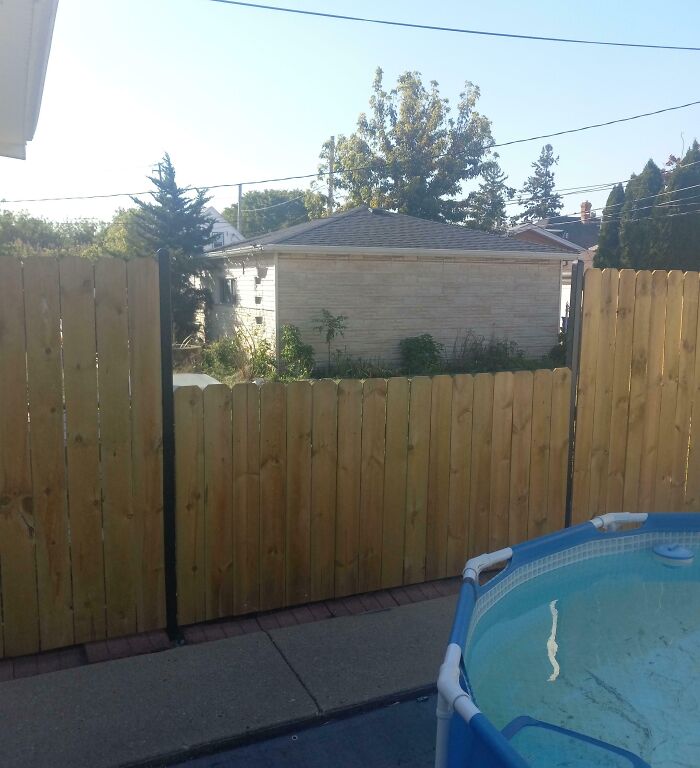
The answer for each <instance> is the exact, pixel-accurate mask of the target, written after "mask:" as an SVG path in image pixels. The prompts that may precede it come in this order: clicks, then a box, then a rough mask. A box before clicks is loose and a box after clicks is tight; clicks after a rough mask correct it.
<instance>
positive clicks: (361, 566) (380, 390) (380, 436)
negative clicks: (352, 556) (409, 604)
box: [358, 379, 387, 592]
mask: <svg viewBox="0 0 700 768" xmlns="http://www.w3.org/2000/svg"><path fill="white" fill-rule="evenodd" d="M386 394H387V383H386V380H385V379H367V380H366V381H365V382H364V384H363V387H362V459H361V468H360V525H359V537H358V538H359V551H358V584H359V588H360V591H361V592H369V591H372V590H375V589H379V588H380V587H381V584H382V513H383V511H384V452H385V446H386Z"/></svg>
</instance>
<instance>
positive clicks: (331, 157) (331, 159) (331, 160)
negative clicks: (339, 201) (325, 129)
mask: <svg viewBox="0 0 700 768" xmlns="http://www.w3.org/2000/svg"><path fill="white" fill-rule="evenodd" d="M334 171H335V136H331V141H330V147H329V149H328V215H329V216H330V215H331V214H332V213H333V172H334Z"/></svg>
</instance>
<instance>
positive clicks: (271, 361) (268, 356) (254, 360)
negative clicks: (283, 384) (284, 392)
mask: <svg viewBox="0 0 700 768" xmlns="http://www.w3.org/2000/svg"><path fill="white" fill-rule="evenodd" d="M246 373H247V376H246V378H248V379H274V378H277V359H276V358H275V351H274V349H273V348H272V344H271V343H270V341H269V339H267V338H266V337H265V336H262V335H259V334H254V335H253V336H251V338H250V346H249V350H248V369H247V371H246Z"/></svg>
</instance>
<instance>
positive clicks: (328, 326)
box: [313, 308, 348, 375]
mask: <svg viewBox="0 0 700 768" xmlns="http://www.w3.org/2000/svg"><path fill="white" fill-rule="evenodd" d="M347 319H348V318H347V317H346V316H345V315H334V314H332V313H331V312H329V311H328V310H327V309H325V308H324V309H322V310H321V311H320V313H319V314H318V315H316V317H314V319H313V321H314V323H317V325H315V326H314V330H315V331H318V332H319V333H320V334H321V338H322V339H323V340H324V341H325V342H326V346H327V347H328V368H327V372H328V375H330V372H331V370H332V368H331V354H332V353H331V346H332V344H333V342H334V341H335V340H336V338H337V337H338V336H344V335H345V328H346V324H345V321H346V320H347Z"/></svg>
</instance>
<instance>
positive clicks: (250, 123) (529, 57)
mask: <svg viewBox="0 0 700 768" xmlns="http://www.w3.org/2000/svg"><path fill="white" fill-rule="evenodd" d="M280 4H288V5H290V6H293V7H297V8H308V9H315V10H326V11H332V12H336V13H349V14H353V15H368V16H379V17H384V18H393V19H399V20H405V21H413V22H419V23H429V24H443V25H449V26H466V27H471V28H477V29H485V30H500V31H509V32H519V33H527V34H540V35H555V36H567V37H568V36H571V37H590V38H607V39H615V40H629V41H636V42H655V43H669V44H679V45H683V44H685V45H697V44H698V35H697V30H698V29H700V3H698V2H696V1H695V0H667V2H664V3H663V4H659V3H658V0H654V2H647V1H646V0H638V1H637V2H635V3H631V2H620V1H619V0H618V2H615V1H614V0H613V1H612V2H611V1H610V0H607V2H598V1H597V0H593V1H590V0H589V1H588V2H567V3H564V2H561V0H559V2H553V1H550V0H533V1H532V2H523V1H522V0H490V2H483V0H480V2H468V1H467V0H462V1H461V2H459V1H458V0H438V2H433V3H425V2H418V1H417V0H401V1H399V0H384V1H383V2H378V1H377V0H374V2H372V1H371V0H353V1H352V2H351V0H336V1H334V2H329V1H328V0H326V2H323V0H280ZM378 65H379V66H381V67H382V68H383V69H384V70H385V73H386V74H385V76H386V80H385V82H386V83H387V84H388V85H391V84H393V82H394V81H395V79H396V76H397V75H398V74H399V73H401V72H402V71H404V70H407V69H415V70H418V71H420V72H421V73H422V74H423V77H424V80H425V81H426V82H427V81H429V80H431V79H435V80H437V81H438V82H439V83H440V89H441V92H442V95H443V96H447V97H449V98H450V100H451V101H452V102H453V103H454V102H456V100H457V97H458V93H459V91H460V89H461V88H462V86H463V83H464V81H465V80H471V81H473V82H474V83H476V84H477V85H478V86H479V87H480V88H481V94H482V95H481V100H480V103H479V109H480V111H481V112H482V113H483V114H485V115H486V116H488V117H489V118H490V119H491V120H492V123H493V134H494V137H495V139H496V141H507V140H509V139H513V138H519V137H524V136H530V135H533V134H539V133H546V132H550V131H556V130H561V129H566V128H573V127H576V126H579V125H585V124H587V123H591V122H599V121H603V120H609V119H614V118H617V117H623V116H626V115H631V114H636V113H638V112H646V111H649V110H652V109H656V108H661V107H666V106H671V105H675V104H680V103H683V102H687V101H692V100H695V99H697V98H700V95H699V94H700V91H699V90H698V88H697V85H696V84H697V82H698V77H697V76H698V72H699V71H700V53H691V52H673V51H651V50H646V51H645V50H633V49H620V48H594V47H588V46H573V45H562V44H554V43H533V42H525V41H515V40H501V39H494V38H480V37H472V36H465V35H455V34H447V33H438V32H427V31H413V30H407V29H392V28H389V27H376V26H368V25H362V24H357V23H350V22H340V21H331V20H323V19H313V18H307V17H297V16H292V15H287V14H278V13H272V12H268V11H255V10H249V9H244V8H237V7H233V6H226V5H220V4H217V3H213V2H210V1H209V0H60V2H59V8H58V16H57V20H56V28H55V32H54V38H53V48H52V53H51V58H50V61H49V69H48V75H47V80H46V87H45V91H44V100H43V107H42V112H41V116H40V118H39V126H38V129H37V132H36V135H35V139H34V141H33V142H31V143H30V144H29V145H28V148H27V157H28V159H27V160H26V161H20V160H11V159H6V158H0V198H7V199H13V198H24V197H45V196H59V195H78V194H100V193H107V192H122V191H124V192H129V191H135V190H142V189H147V188H148V186H149V185H148V183H147V182H146V180H145V175H146V173H148V171H149V168H150V167H151V166H152V165H153V164H154V163H155V162H156V161H157V160H158V158H159V157H160V156H161V155H162V153H163V152H164V151H166V150H167V151H168V152H170V154H171V156H172V158H173V161H174V163H175V167H176V169H177V172H178V181H179V182H180V183H181V184H193V185H209V184H220V183H226V182H238V181H246V180H252V179H265V178H269V177H278V176H286V175H293V174H302V173H310V172H313V171H315V169H316V167H317V162H318V160H317V158H318V152H319V148H320V146H321V144H322V142H323V141H324V140H325V139H326V138H327V137H328V136H330V135H331V134H340V133H346V134H347V133H350V132H351V131H352V130H353V129H354V127H355V122H356V120H357V116H358V114H359V113H360V112H361V111H363V110H365V109H366V108H367V102H368V99H369V95H370V87H371V83H372V78H373V73H374V70H375V68H376V67H377V66H378ZM695 136H700V107H693V108H690V109H686V110H683V111H680V112H674V113H669V114H667V115H662V116H658V117H651V118H647V119H645V120H639V121H636V122H633V123H629V124H623V125H619V126H613V127H610V128H603V129H599V130H592V131H589V132H587V133H583V134H578V135H573V136H568V137H561V138H559V139H556V140H553V144H554V148H555V151H556V152H557V153H558V154H559V155H560V158H561V159H560V163H559V166H558V169H557V183H558V186H559V187H562V188H564V187H574V186H580V185H585V184H594V183H599V182H609V181H616V180H618V179H626V178H627V177H628V176H629V174H630V173H631V172H632V171H638V170H640V169H641V168H642V166H643V165H644V162H645V161H646V160H647V158H649V157H653V158H654V159H655V160H656V161H657V162H660V163H662V162H664V161H665V160H666V158H667V157H668V155H669V154H670V153H676V154H678V153H680V152H681V150H682V147H683V141H685V145H686V146H687V145H688V143H689V142H690V141H691V140H692V139H693V137H695ZM683 137H684V138H683ZM541 144H542V142H539V143H537V142H535V143H531V144H524V145H518V146H515V147H511V148H504V149H503V150H501V162H502V165H503V167H504V169H505V170H506V172H507V173H508V174H509V176H510V181H509V183H511V184H512V185H513V186H520V185H521V184H522V182H523V180H524V178H525V177H526V176H527V174H528V172H529V166H530V163H531V162H532V160H533V159H534V158H535V157H536V156H537V154H538V153H539V150H540V148H541ZM293 184H294V183H293V182H292V183H288V184H286V185H285V184H277V185H275V186H279V187H284V186H292V185H293ZM251 188H252V187H248V189H251ZM234 195H235V192H234V191H233V190H232V191H230V192H228V191H225V192H223V193H217V194H216V195H215V198H214V204H215V205H216V206H217V207H219V208H223V207H224V206H226V205H228V204H229V203H230V202H232V201H233V198H234ZM606 195H607V193H606V192H605V193H597V194H593V195H588V197H589V199H590V200H592V201H593V204H594V205H602V204H603V203H604V201H605V197H606ZM581 197H583V196H581ZM565 201H566V207H565V209H564V212H565V213H566V212H569V211H574V210H577V209H578V206H579V204H580V202H581V200H580V199H579V196H573V197H566V198H565ZM126 205H129V200H128V198H121V199H112V200H106V201H104V200H103V201H81V202H60V203H44V204H31V205H29V204H27V205H23V206H17V205H13V206H7V207H11V208H12V210H18V209H21V208H24V209H26V210H29V211H31V212H32V213H35V214H40V215H44V216H47V217H50V218H55V219H66V218H75V217H99V218H109V217H110V216H111V215H112V213H113V212H114V210H115V209H116V208H118V207H120V206H126Z"/></svg>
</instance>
